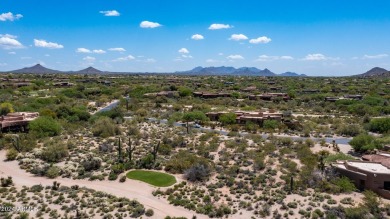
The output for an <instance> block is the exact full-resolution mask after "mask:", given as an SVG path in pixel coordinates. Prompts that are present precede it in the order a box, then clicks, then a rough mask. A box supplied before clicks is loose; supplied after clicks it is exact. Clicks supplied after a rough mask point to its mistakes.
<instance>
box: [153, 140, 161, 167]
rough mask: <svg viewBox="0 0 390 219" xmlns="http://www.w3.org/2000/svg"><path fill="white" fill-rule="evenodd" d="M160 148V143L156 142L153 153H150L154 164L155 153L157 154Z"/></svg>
mask: <svg viewBox="0 0 390 219" xmlns="http://www.w3.org/2000/svg"><path fill="white" fill-rule="evenodd" d="M159 148H160V141H158V143H157V145H153V151H152V155H153V162H154V163H156V159H157V152H158V149H159Z"/></svg>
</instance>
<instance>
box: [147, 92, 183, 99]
mask: <svg viewBox="0 0 390 219" xmlns="http://www.w3.org/2000/svg"><path fill="white" fill-rule="evenodd" d="M177 95H179V92H177V91H160V92H158V93H146V94H144V96H145V97H168V98H172V97H175V96H177Z"/></svg>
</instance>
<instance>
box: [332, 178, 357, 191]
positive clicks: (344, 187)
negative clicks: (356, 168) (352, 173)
mask: <svg viewBox="0 0 390 219" xmlns="http://www.w3.org/2000/svg"><path fill="white" fill-rule="evenodd" d="M332 183H333V184H335V185H336V186H338V187H339V188H340V192H346V193H351V192H353V191H355V190H356V187H355V184H353V183H352V181H351V180H350V179H349V178H348V177H345V176H343V177H341V178H337V179H335V180H332Z"/></svg>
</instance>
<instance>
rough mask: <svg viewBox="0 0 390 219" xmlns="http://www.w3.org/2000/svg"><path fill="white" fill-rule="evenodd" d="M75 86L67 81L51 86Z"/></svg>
mask: <svg viewBox="0 0 390 219" xmlns="http://www.w3.org/2000/svg"><path fill="white" fill-rule="evenodd" d="M74 85H75V84H73V83H70V82H68V81H62V82H56V83H54V84H53V86H55V87H71V86H74Z"/></svg>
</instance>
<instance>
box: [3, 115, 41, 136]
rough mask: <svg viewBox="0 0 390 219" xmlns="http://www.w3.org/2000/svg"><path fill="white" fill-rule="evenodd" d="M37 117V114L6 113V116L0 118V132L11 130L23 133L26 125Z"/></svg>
mask: <svg viewBox="0 0 390 219" xmlns="http://www.w3.org/2000/svg"><path fill="white" fill-rule="evenodd" d="M38 117H39V113H36V112H17V113H8V114H7V115H6V116H1V117H0V132H3V131H7V130H11V129H12V130H14V129H18V130H21V131H24V130H26V129H27V126H28V123H30V122H31V121H32V120H34V119H36V118H38Z"/></svg>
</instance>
